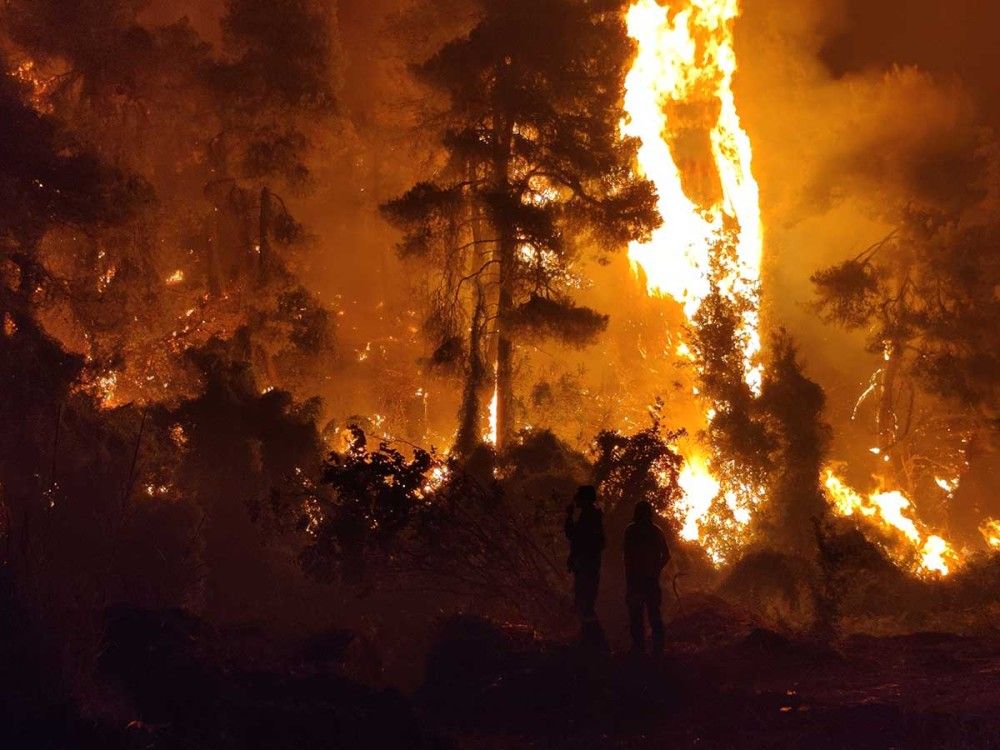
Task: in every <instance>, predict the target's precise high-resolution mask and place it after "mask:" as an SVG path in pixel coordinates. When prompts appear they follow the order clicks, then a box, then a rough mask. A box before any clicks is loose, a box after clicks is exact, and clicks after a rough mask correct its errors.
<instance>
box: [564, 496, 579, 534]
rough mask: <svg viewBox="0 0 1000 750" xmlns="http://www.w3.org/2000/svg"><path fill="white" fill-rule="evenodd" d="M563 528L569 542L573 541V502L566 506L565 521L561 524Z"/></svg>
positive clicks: (574, 525)
mask: <svg viewBox="0 0 1000 750" xmlns="http://www.w3.org/2000/svg"><path fill="white" fill-rule="evenodd" d="M563 530H564V531H565V532H566V538H567V539H569V540H570V541H571V542H572V541H573V532H574V531H575V530H576V524H575V523H574V522H573V504H572V503H570V504H569V505H567V506H566V523H565V524H564V525H563Z"/></svg>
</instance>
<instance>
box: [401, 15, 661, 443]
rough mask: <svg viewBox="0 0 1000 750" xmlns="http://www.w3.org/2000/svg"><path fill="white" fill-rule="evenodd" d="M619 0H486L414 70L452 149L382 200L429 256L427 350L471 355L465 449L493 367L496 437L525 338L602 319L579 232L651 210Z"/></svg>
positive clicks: (607, 234) (585, 337)
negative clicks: (638, 162)
mask: <svg viewBox="0 0 1000 750" xmlns="http://www.w3.org/2000/svg"><path fill="white" fill-rule="evenodd" d="M621 6H622V3H621V2H616V1H615V0H600V1H598V0H545V1H544V2H541V3H539V2H527V0H517V1H516V2H510V1H507V0H505V1H501V0H487V1H486V2H484V3H483V7H482V15H481V18H480V20H479V22H478V23H477V24H476V26H475V28H474V29H473V30H472V31H471V32H470V33H469V34H468V35H467V36H464V37H462V38H459V39H456V40H454V41H452V42H450V43H449V44H447V45H445V46H444V47H443V48H442V49H441V50H439V51H438V53H437V54H435V55H434V56H433V57H431V58H430V59H429V60H427V61H426V62H425V63H423V64H422V65H421V66H419V68H418V69H417V74H418V75H419V76H420V78H421V79H422V80H423V81H425V82H426V83H428V84H429V85H430V86H431V87H433V88H434V89H436V90H437V91H439V92H441V93H443V94H444V95H445V96H446V97H447V99H448V107H447V109H446V110H445V111H444V112H443V113H442V115H441V118H440V119H441V125H442V126H441V136H440V138H441V144H442V146H443V148H444V150H445V152H446V155H447V163H446V166H445V167H444V168H442V169H441V171H440V172H439V173H438V174H437V175H436V176H435V178H434V179H433V180H432V181H429V182H422V183H420V184H418V185H416V186H414V187H413V188H412V189H411V190H409V191H408V192H407V193H406V194H405V195H403V196H401V197H399V198H397V199H396V200H394V201H391V202H389V203H388V204H386V206H385V208H384V211H385V213H386V215H387V216H388V217H389V218H390V219H391V220H392V221H393V222H394V223H396V224H397V225H399V226H400V227H401V228H403V229H404V231H405V236H404V239H403V241H402V242H401V244H400V251H401V253H402V254H403V255H404V256H417V257H420V258H422V259H425V260H426V261H428V262H429V263H430V265H431V266H432V267H433V268H434V269H435V271H436V274H437V284H436V289H435V290H434V299H433V304H432V308H433V311H432V313H431V316H430V318H429V320H428V324H429V325H428V327H429V328H430V330H431V331H432V332H433V333H434V334H435V337H436V338H437V340H438V344H439V347H438V349H437V353H436V358H438V359H440V360H444V361H449V362H456V361H459V360H461V359H464V360H465V363H464V365H463V366H462V370H463V371H464V375H465V390H464V394H463V404H462V407H461V412H460V419H459V431H458V439H457V448H458V449H459V450H460V451H461V452H468V451H470V450H471V449H472V447H473V446H474V445H476V444H477V443H478V442H480V441H481V440H482V436H483V433H484V432H485V431H484V430H482V429H481V428H480V427H479V423H480V419H481V415H482V414H483V412H484V409H483V408H482V404H483V401H484V395H485V394H484V390H485V388H486V386H487V384H489V383H490V382H493V383H495V393H496V405H495V420H496V425H495V438H496V444H497V447H498V448H500V449H501V450H502V449H504V448H505V447H506V446H507V445H508V443H509V441H510V438H511V436H512V435H513V434H514V432H515V429H516V420H515V416H514V409H515V396H514V375H515V351H516V345H517V342H518V341H523V340H524V339H525V338H527V337H529V336H533V335H537V336H556V337H559V338H561V339H563V340H567V341H569V342H571V343H575V344H577V345H582V344H585V343H587V342H588V341H590V340H592V339H593V337H594V336H596V335H597V334H598V333H600V332H601V331H602V330H603V328H604V326H605V323H606V318H604V317H603V316H602V315H600V314H599V313H597V312H595V311H593V310H589V309H586V308H582V307H579V306H577V305H576V304H575V303H574V302H573V300H572V295H571V292H572V290H573V288H574V287H575V286H577V285H578V284H579V280H578V279H577V278H576V277H575V275H574V274H573V271H572V267H573V266H572V264H573V260H574V258H575V256H576V255H577V254H578V253H579V251H580V248H581V246H582V243H583V242H584V240H585V239H588V238H589V239H593V240H596V241H598V242H599V243H601V245H602V246H603V247H611V248H613V247H615V246H619V245H625V244H626V243H627V242H629V241H630V240H634V239H637V238H642V237H645V236H647V235H648V233H649V232H650V230H651V229H652V228H654V227H655V226H657V224H658V218H657V215H656V211H655V194H654V191H653V188H652V186H651V184H650V183H649V182H647V181H645V180H643V179H641V178H639V177H638V176H637V175H636V174H635V172H634V170H633V167H632V165H633V160H634V158H635V153H636V146H637V144H636V142H635V141H634V140H633V139H630V138H622V137H621V133H620V131H619V120H620V117H621V113H620V106H621V100H622V96H623V92H624V90H623V85H624V75H625V70H626V66H627V63H628V60H629V58H630V56H631V54H632V46H631V44H630V42H629V40H628V38H627V36H626V34H625V27H624V24H623V22H622V17H621V12H620V11H621ZM541 29H544V30H545V31H544V33H541V32H540V30H541Z"/></svg>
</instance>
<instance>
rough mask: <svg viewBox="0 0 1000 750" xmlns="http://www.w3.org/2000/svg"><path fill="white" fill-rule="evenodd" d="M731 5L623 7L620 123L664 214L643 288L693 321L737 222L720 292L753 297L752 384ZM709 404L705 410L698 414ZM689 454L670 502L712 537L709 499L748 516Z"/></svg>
mask: <svg viewBox="0 0 1000 750" xmlns="http://www.w3.org/2000/svg"><path fill="white" fill-rule="evenodd" d="M739 13H740V8H739V2H738V0H689V1H688V2H687V3H686V4H685V5H684V6H683V7H681V8H680V9H678V10H676V12H672V11H671V8H669V7H665V6H663V5H660V4H659V3H658V2H657V0H636V2H634V3H633V5H632V6H631V8H630V9H629V12H628V15H627V18H626V23H627V26H628V33H629V35H630V36H631V37H632V38H633V39H634V40H635V41H636V42H637V44H638V52H637V56H636V60H635V63H634V64H633V67H632V70H631V71H630V72H629V74H628V77H627V78H626V81H625V89H626V93H625V110H626V112H627V114H628V117H627V118H626V119H625V121H624V122H623V123H622V130H623V132H624V133H625V134H626V135H629V136H633V137H636V138H638V139H639V140H640V141H641V145H640V148H639V154H638V160H639V168H640V169H641V171H642V172H643V173H644V174H645V175H646V177H648V178H649V179H650V180H652V181H653V182H654V183H655V185H656V188H657V192H658V194H659V205H658V208H659V211H660V214H661V215H662V217H663V226H662V227H661V229H659V230H658V231H657V232H656V233H655V234H654V235H653V237H652V238H651V240H650V241H649V242H647V243H633V244H632V246H631V247H630V248H629V258H630V259H631V261H632V263H633V265H634V266H636V267H641V269H642V271H643V272H644V273H645V276H646V280H647V286H648V290H649V293H650V294H653V295H666V296H669V297H671V298H673V299H674V300H676V301H677V302H678V303H679V304H680V305H682V307H683V309H684V313H685V315H686V316H687V318H688V320H689V321H690V320H692V319H693V318H694V316H695V314H696V313H697V311H698V309H699V307H700V306H701V304H702V301H703V300H704V299H705V297H706V296H707V295H708V294H709V292H710V290H711V283H710V272H711V270H712V262H713V260H714V259H715V256H716V255H717V248H718V247H719V243H720V239H721V238H722V236H723V234H724V233H725V232H726V231H727V230H729V231H732V230H733V228H734V227H735V231H736V258H735V263H734V264H732V263H731V264H729V265H728V267H727V268H726V272H727V274H726V277H725V278H724V279H723V280H722V282H721V283H722V290H721V291H722V292H723V293H724V294H729V295H734V296H735V295H739V296H741V297H744V298H746V299H750V300H752V301H753V302H754V303H755V304H753V305H751V309H750V310H749V311H748V312H747V313H745V314H744V320H743V331H742V334H743V335H744V337H745V339H746V344H745V346H744V350H743V356H744V374H745V377H746V381H747V384H748V385H750V387H751V388H752V389H753V390H754V391H755V392H759V389H760V384H761V368H760V364H759V362H758V359H759V354H760V349H761V345H760V334H759V327H760V314H759V310H758V309H757V305H756V300H757V289H758V286H759V283H760V272H761V261H762V257H763V228H762V222H761V217H760V195H759V189H758V186H757V182H756V180H755V179H754V176H753V172H752V169H751V165H752V161H753V153H752V147H751V143H750V138H749V136H748V135H747V133H746V131H745V130H744V129H743V126H742V124H741V122H740V117H739V113H738V111H737V108H736V98H735V95H734V93H733V78H734V75H735V73H736V67H737V66H736V53H735V49H734V45H733V24H734V22H735V20H736V18H737V17H738V16H739ZM677 355H678V357H680V358H684V359H687V358H690V347H689V346H688V345H687V344H685V343H681V344H680V345H678V347H677ZM713 414H714V412H712V410H711V409H709V410H708V411H707V413H706V415H705V417H706V422H710V421H711V420H712V418H713ZM685 454H686V455H684V458H685V467H684V470H683V472H682V474H681V488H682V489H683V490H684V493H685V499H684V501H683V502H682V503H681V504H680V506H679V508H678V514H679V515H678V520H679V521H680V522H681V524H682V532H681V533H682V536H683V537H684V538H685V539H690V540H695V539H700V540H701V541H702V543H703V544H704V546H705V547H706V549H710V548H718V546H719V545H717V544H715V543H714V542H713V541H712V540H706V539H705V532H704V530H703V529H702V528H701V527H702V525H703V522H704V521H705V520H706V519H707V517H708V516H709V514H710V513H711V511H712V508H713V505H714V504H715V503H716V502H717V501H720V502H721V503H723V504H724V505H725V506H726V507H728V508H729V509H730V511H731V516H732V519H734V522H733V523H730V524H728V525H727V526H728V527H730V529H731V531H732V532H733V533H738V532H739V531H740V530H741V529H742V526H744V525H745V524H746V523H748V522H749V520H750V519H749V511H748V510H747V508H746V507H745V505H744V504H741V503H739V502H738V499H737V498H736V493H735V492H733V491H727V492H725V493H722V494H721V495H720V490H721V485H720V482H719V481H718V479H716V478H715V477H714V476H713V475H712V473H711V470H710V468H709V462H708V459H707V458H706V456H705V455H704V454H703V453H702V452H701V451H700V450H699V449H698V448H697V447H692V448H691V449H689V450H687V451H685ZM750 494H752V495H753V494H756V493H754V492H751V493H750ZM710 554H711V553H710ZM712 556H713V558H715V559H717V561H721V557H720V556H719V555H717V554H713V555H712Z"/></svg>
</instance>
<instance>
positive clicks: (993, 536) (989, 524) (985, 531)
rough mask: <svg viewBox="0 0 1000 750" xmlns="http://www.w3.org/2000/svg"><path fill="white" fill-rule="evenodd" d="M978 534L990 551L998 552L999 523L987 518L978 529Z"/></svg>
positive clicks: (999, 541) (999, 538) (999, 543)
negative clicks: (981, 536)
mask: <svg viewBox="0 0 1000 750" xmlns="http://www.w3.org/2000/svg"><path fill="white" fill-rule="evenodd" d="M979 533H980V534H982V535H983V539H985V540H986V543H987V544H988V545H990V547H991V548H992V549H995V550H1000V521H998V520H997V519H995V518H988V519H986V520H985V521H983V523H982V525H981V526H980V527H979Z"/></svg>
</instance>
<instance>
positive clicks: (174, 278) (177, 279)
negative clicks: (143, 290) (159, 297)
mask: <svg viewBox="0 0 1000 750" xmlns="http://www.w3.org/2000/svg"><path fill="white" fill-rule="evenodd" d="M182 281H184V272H183V271H182V270H180V269H177V270H176V271H174V272H173V273H172V274H170V275H169V276H168V277H167V278H166V279H164V283H166V285H167V286H174V285H175V284H180V283H181V282H182Z"/></svg>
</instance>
